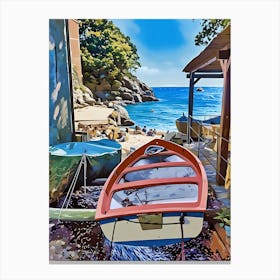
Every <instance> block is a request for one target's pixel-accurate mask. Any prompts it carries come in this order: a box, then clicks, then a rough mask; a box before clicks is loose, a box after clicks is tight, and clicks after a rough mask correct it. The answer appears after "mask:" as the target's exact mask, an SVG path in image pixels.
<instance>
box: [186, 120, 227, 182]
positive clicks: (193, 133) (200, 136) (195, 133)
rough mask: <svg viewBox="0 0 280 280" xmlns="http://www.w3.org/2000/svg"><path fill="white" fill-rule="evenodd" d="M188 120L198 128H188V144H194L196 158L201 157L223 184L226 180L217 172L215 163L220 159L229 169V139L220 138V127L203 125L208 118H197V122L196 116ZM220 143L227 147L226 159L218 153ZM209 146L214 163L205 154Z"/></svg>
mask: <svg viewBox="0 0 280 280" xmlns="http://www.w3.org/2000/svg"><path fill="white" fill-rule="evenodd" d="M190 118H191V119H192V123H193V122H196V124H198V126H197V125H196V128H195V129H194V128H193V126H188V143H189V144H192V143H195V148H196V150H197V156H198V158H202V157H203V158H204V159H205V160H206V161H207V162H208V163H209V164H210V165H211V166H212V167H213V168H214V169H215V170H216V174H217V176H220V178H222V179H223V181H224V182H225V181H226V178H225V176H224V175H223V174H221V172H220V171H219V169H218V167H217V162H218V159H220V160H221V161H223V162H224V163H225V164H226V166H229V167H231V162H230V147H231V139H230V138H229V139H226V138H224V137H223V136H221V133H220V125H218V124H209V123H204V121H205V120H206V119H208V118H209V116H199V118H200V120H198V118H197V116H196V117H194V116H190ZM202 119H203V120H202ZM221 141H225V142H226V143H227V145H228V147H229V153H228V158H224V157H223V156H222V155H221V153H220V149H221ZM209 146H211V154H213V153H214V154H215V157H216V161H214V162H213V160H211V156H210V155H209V153H206V148H207V147H209ZM212 158H213V156H212Z"/></svg>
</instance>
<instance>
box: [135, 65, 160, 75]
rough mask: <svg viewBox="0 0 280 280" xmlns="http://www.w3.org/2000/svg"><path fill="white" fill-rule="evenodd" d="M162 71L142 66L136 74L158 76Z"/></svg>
mask: <svg viewBox="0 0 280 280" xmlns="http://www.w3.org/2000/svg"><path fill="white" fill-rule="evenodd" d="M159 72H160V71H159V69H158V68H152V67H149V66H142V67H141V68H139V69H137V71H136V73H137V74H141V75H156V74H158V73H159Z"/></svg>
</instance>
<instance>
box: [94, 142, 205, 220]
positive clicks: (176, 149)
mask: <svg viewBox="0 0 280 280" xmlns="http://www.w3.org/2000/svg"><path fill="white" fill-rule="evenodd" d="M161 143H162V144H161ZM154 144H155V145H163V146H164V147H165V148H166V149H167V151H165V152H161V153H160V154H159V155H162V154H163V153H165V154H166V153H167V152H168V153H169V154H172V155H174V154H175V155H178V156H179V157H180V158H182V159H184V160H185V162H184V163H186V162H190V163H191V165H190V166H191V167H193V168H194V170H195V172H196V177H183V178H168V179H167V178H164V179H149V180H142V181H135V182H129V183H122V184H121V185H122V187H121V189H130V188H141V187H142V184H141V185H139V182H142V183H143V182H145V183H148V184H149V185H150V186H153V185H159V183H164V184H168V183H170V182H172V183H176V184H179V183H180V182H181V183H186V182H187V183H191V182H193V183H195V184H197V185H198V200H197V201H196V202H180V203H178V202H176V203H164V204H160V203H159V204H150V205H147V204H146V205H140V206H139V205H138V206H129V207H125V208H118V209H110V204H111V200H112V197H113V194H114V193H115V191H116V190H120V186H119V185H120V184H117V183H114V182H119V180H120V179H121V178H122V175H123V174H125V173H126V172H124V171H125V170H127V169H128V168H131V166H132V165H133V164H134V163H135V162H136V161H137V160H139V159H140V158H141V157H142V156H143V152H144V151H145V149H146V148H147V147H148V146H150V145H154ZM177 163H178V162H177ZM123 166H127V167H126V168H124V169H123ZM150 166H151V165H150V164H149V167H150ZM120 169H121V171H120ZM138 170H139V169H138ZM123 185H125V187H124V186H123ZM146 186H147V184H146ZM123 187H124V188H123ZM207 194H208V181H207V176H206V172H205V170H204V167H203V165H202V163H201V162H200V160H199V159H198V158H197V157H196V156H195V155H194V154H193V153H192V152H190V151H189V150H187V149H185V148H183V147H181V146H180V145H178V144H176V143H173V142H170V141H166V140H161V139H154V140H152V141H150V142H148V143H147V144H145V145H143V146H141V147H140V148H138V149H137V150H135V151H134V152H133V153H132V154H131V155H129V156H128V157H127V158H126V159H125V160H124V161H123V162H121V163H119V165H118V166H117V167H116V168H115V169H114V170H113V172H112V173H111V175H110V176H109V178H108V179H107V181H106V183H105V185H104V188H103V190H102V191H101V193H100V197H99V201H98V205H97V209H96V216H95V218H96V220H103V219H108V218H113V217H120V216H129V215H134V214H137V213H143V214H146V213H159V212H178V211H180V212H204V211H205V210H206V203H207ZM104 202H105V203H104Z"/></svg>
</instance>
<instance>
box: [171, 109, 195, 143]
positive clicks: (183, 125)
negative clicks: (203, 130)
mask: <svg viewBox="0 0 280 280" xmlns="http://www.w3.org/2000/svg"><path fill="white" fill-rule="evenodd" d="M176 127H177V129H178V131H179V132H181V133H184V134H188V117H186V116H185V114H184V113H183V115H182V116H181V117H180V118H178V119H177V120H176ZM192 128H193V130H194V131H193V130H191V137H192V138H193V139H197V138H198V135H199V133H200V122H199V121H198V120H195V119H194V120H193V121H192Z"/></svg>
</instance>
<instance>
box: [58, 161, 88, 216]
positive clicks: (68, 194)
mask: <svg viewBox="0 0 280 280" xmlns="http://www.w3.org/2000/svg"><path fill="white" fill-rule="evenodd" d="M82 164H83V157H82V159H81V160H80V162H79V165H78V167H77V170H76V173H75V175H74V177H73V180H72V182H71V185H70V187H69V190H68V192H67V194H66V196H65V199H64V201H63V204H62V206H61V208H60V212H59V215H58V218H57V219H58V220H59V218H60V216H61V212H62V209H63V207H64V205H65V203H66V201H67V200H68V202H67V204H66V207H65V208H68V206H69V203H70V200H71V196H72V194H73V191H74V188H75V185H76V183H77V180H78V176H79V174H80V171H81V168H82Z"/></svg>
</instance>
